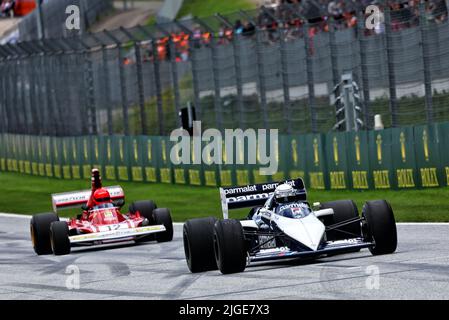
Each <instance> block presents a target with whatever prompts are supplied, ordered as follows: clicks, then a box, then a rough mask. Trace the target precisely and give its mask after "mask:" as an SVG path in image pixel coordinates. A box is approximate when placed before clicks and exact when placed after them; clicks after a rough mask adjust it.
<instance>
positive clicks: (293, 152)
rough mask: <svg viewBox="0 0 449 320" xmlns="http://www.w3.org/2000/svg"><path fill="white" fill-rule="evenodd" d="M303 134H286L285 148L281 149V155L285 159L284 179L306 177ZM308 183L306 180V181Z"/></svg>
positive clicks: (304, 139) (305, 151) (305, 152)
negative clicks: (285, 174) (285, 173)
mask: <svg viewBox="0 0 449 320" xmlns="http://www.w3.org/2000/svg"><path fill="white" fill-rule="evenodd" d="M306 146H307V145H306V138H305V136H288V137H287V141H286V148H285V149H284V150H283V151H282V157H283V158H285V159H286V161H287V163H286V172H287V176H286V177H285V178H286V179H297V178H303V179H305V177H306V169H307V159H306V154H307V152H308V150H307V149H306ZM307 185H308V181H307Z"/></svg>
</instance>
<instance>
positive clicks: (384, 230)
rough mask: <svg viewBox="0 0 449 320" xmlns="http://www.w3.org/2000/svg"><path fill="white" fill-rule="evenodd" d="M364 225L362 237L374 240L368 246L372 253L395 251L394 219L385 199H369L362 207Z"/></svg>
mask: <svg viewBox="0 0 449 320" xmlns="http://www.w3.org/2000/svg"><path fill="white" fill-rule="evenodd" d="M363 217H364V218H365V223H366V226H365V228H364V230H365V232H364V233H365V234H364V237H365V238H366V240H368V241H373V242H374V244H375V245H374V247H371V248H370V251H371V253H372V254H373V255H381V254H389V253H393V252H395V251H396V248H397V244H398V239H397V230H396V221H395V219H394V214H393V210H392V208H391V206H390V204H389V203H388V202H387V201H385V200H377V201H369V202H367V203H366V204H365V206H364V207H363Z"/></svg>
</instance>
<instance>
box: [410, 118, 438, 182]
mask: <svg viewBox="0 0 449 320" xmlns="http://www.w3.org/2000/svg"><path fill="white" fill-rule="evenodd" d="M414 137H415V159H416V167H417V170H418V183H419V186H421V187H423V188H435V187H439V186H440V185H443V184H444V183H443V181H444V175H443V168H442V166H441V159H440V150H439V146H438V142H439V140H440V137H439V130H438V126H436V125H429V126H416V127H414Z"/></svg>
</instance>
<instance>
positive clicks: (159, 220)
mask: <svg viewBox="0 0 449 320" xmlns="http://www.w3.org/2000/svg"><path fill="white" fill-rule="evenodd" d="M153 219H154V223H155V224H156V225H163V226H164V227H165V231H164V232H158V233H156V234H155V237H156V241H157V242H168V241H172V240H173V221H172V219H171V215H170V211H169V210H168V209H165V208H164V209H155V210H154V211H153Z"/></svg>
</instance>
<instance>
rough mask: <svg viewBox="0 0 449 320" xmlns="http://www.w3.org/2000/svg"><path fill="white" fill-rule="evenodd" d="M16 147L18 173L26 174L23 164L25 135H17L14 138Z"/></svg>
mask: <svg viewBox="0 0 449 320" xmlns="http://www.w3.org/2000/svg"><path fill="white" fill-rule="evenodd" d="M14 146H15V150H16V156H15V159H16V160H17V171H18V172H19V173H25V168H24V164H23V161H24V160H23V159H24V153H25V150H24V149H25V148H24V142H23V135H16V136H15V137H14Z"/></svg>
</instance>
